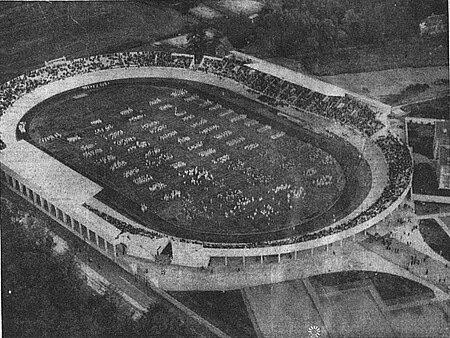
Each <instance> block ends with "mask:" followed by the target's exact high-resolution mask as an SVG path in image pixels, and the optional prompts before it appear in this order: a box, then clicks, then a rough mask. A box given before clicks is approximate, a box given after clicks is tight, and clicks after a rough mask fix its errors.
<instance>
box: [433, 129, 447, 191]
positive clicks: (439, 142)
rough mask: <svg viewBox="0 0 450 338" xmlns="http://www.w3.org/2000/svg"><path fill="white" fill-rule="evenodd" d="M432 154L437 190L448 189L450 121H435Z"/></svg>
mask: <svg viewBox="0 0 450 338" xmlns="http://www.w3.org/2000/svg"><path fill="white" fill-rule="evenodd" d="M433 154H434V159H435V160H436V161H437V166H436V171H437V173H436V174H437V177H438V181H439V189H450V121H436V124H435V129H434V144H433Z"/></svg>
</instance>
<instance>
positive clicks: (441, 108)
mask: <svg viewBox="0 0 450 338" xmlns="http://www.w3.org/2000/svg"><path fill="white" fill-rule="evenodd" d="M449 108H450V96H448V95H447V96H444V97H440V98H437V99H434V100H428V101H425V102H421V103H413V104H409V105H406V106H403V107H402V110H403V111H405V112H408V113H409V114H408V117H423V118H431V119H447V120H448V119H450V113H449Z"/></svg>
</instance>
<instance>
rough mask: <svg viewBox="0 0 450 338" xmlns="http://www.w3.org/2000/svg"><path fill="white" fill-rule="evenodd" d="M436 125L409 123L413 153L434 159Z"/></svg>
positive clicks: (409, 138) (410, 143)
mask: <svg viewBox="0 0 450 338" xmlns="http://www.w3.org/2000/svg"><path fill="white" fill-rule="evenodd" d="M433 140H434V125H432V124H418V123H408V143H409V145H410V146H411V147H412V148H413V153H418V154H421V155H423V156H426V157H428V158H429V159H433Z"/></svg>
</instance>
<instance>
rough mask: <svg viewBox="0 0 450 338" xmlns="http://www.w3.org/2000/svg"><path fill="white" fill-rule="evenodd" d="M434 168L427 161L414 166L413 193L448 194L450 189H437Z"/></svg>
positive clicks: (449, 194)
mask: <svg viewBox="0 0 450 338" xmlns="http://www.w3.org/2000/svg"><path fill="white" fill-rule="evenodd" d="M438 187H439V184H438V178H437V175H436V169H435V167H434V166H432V165H431V164H429V163H419V164H417V165H415V166H414V174H413V189H412V190H413V193H415V194H422V195H432V196H450V190H448V189H438Z"/></svg>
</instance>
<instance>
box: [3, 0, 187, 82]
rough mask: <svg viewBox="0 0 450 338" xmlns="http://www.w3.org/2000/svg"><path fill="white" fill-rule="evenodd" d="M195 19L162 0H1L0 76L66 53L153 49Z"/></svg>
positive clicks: (41, 63) (36, 65)
mask: <svg viewBox="0 0 450 338" xmlns="http://www.w3.org/2000/svg"><path fill="white" fill-rule="evenodd" d="M192 22H195V20H194V19H193V18H191V17H187V16H184V15H181V14H180V13H179V12H177V11H175V10H173V9H170V8H167V7H164V6H163V5H161V4H157V3H152V4H151V5H148V4H143V3H139V2H131V1H127V2H120V1H119V2H117V1H116V2H97V1H89V2H87V1H86V2H76V1H74V2H52V3H50V2H15V3H11V2H4V1H2V2H0V31H1V32H2V34H1V35H0V82H1V83H3V82H4V81H6V80H8V79H10V78H12V77H14V76H17V75H19V74H21V73H23V72H24V71H26V70H31V69H35V68H37V67H41V66H43V64H44V61H46V60H51V59H54V58H59V57H61V56H67V57H80V56H88V55H96V54H101V53H108V52H118V51H121V52H122V51H125V50H129V49H132V48H136V47H139V48H140V49H141V50H142V49H146V48H147V49H148V48H151V43H152V42H154V41H157V40H159V39H161V38H163V37H166V36H172V35H174V34H175V33H177V32H180V31H183V30H185V29H186V26H187V25H188V24H189V23H192Z"/></svg>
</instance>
